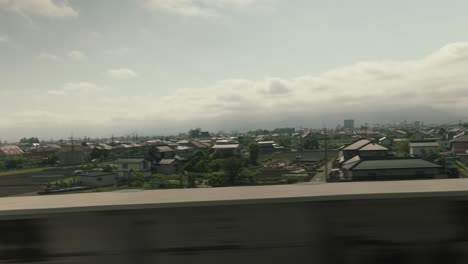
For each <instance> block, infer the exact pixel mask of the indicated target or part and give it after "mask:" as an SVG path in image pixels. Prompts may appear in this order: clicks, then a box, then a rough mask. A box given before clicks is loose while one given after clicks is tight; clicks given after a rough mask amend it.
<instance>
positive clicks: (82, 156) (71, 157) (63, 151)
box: [57, 144, 89, 165]
mask: <svg viewBox="0 0 468 264" xmlns="http://www.w3.org/2000/svg"><path fill="white" fill-rule="evenodd" d="M88 150H89V149H88V147H83V146H82V145H75V144H68V145H62V146H61V148H60V150H59V151H58V152H57V157H58V158H59V161H60V164H62V165H79V164H83V163H85V162H86V160H87V159H88V155H89V152H88Z"/></svg>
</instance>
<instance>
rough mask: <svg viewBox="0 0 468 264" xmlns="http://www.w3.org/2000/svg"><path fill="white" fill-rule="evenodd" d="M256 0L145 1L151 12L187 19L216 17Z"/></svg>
mask: <svg viewBox="0 0 468 264" xmlns="http://www.w3.org/2000/svg"><path fill="white" fill-rule="evenodd" d="M256 1H258V0H147V1H146V6H147V7H149V8H150V9H153V10H158V11H162V12H166V13H169V14H175V15H180V16H188V17H216V16H219V15H220V14H221V13H223V11H224V10H225V9H238V8H244V7H247V6H250V5H252V4H254V3H255V2H256Z"/></svg>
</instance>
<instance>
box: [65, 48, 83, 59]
mask: <svg viewBox="0 0 468 264" xmlns="http://www.w3.org/2000/svg"><path fill="white" fill-rule="evenodd" d="M68 57H69V58H70V59H72V60H76V61H81V60H84V59H86V55H85V54H84V53H83V52H81V51H79V50H73V51H70V52H69V53H68Z"/></svg>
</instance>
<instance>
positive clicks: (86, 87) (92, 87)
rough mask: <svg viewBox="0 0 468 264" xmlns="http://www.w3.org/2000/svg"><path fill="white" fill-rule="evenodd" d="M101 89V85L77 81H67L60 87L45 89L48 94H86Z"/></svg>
mask: <svg viewBox="0 0 468 264" xmlns="http://www.w3.org/2000/svg"><path fill="white" fill-rule="evenodd" d="M101 90H103V88H102V87H100V86H98V85H97V84H95V83H90V82H78V83H67V84H65V85H64V86H63V87H62V88H61V89H58V90H49V91H47V93H48V94H50V95H66V94H87V93H91V92H97V91H101Z"/></svg>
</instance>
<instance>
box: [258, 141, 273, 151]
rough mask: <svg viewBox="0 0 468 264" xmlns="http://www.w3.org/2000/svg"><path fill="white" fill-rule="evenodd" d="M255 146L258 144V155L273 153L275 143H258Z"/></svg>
mask: <svg viewBox="0 0 468 264" xmlns="http://www.w3.org/2000/svg"><path fill="white" fill-rule="evenodd" d="M257 144H258V147H259V150H260V153H270V152H275V142H274V141H260V142H258V143H257Z"/></svg>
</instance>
